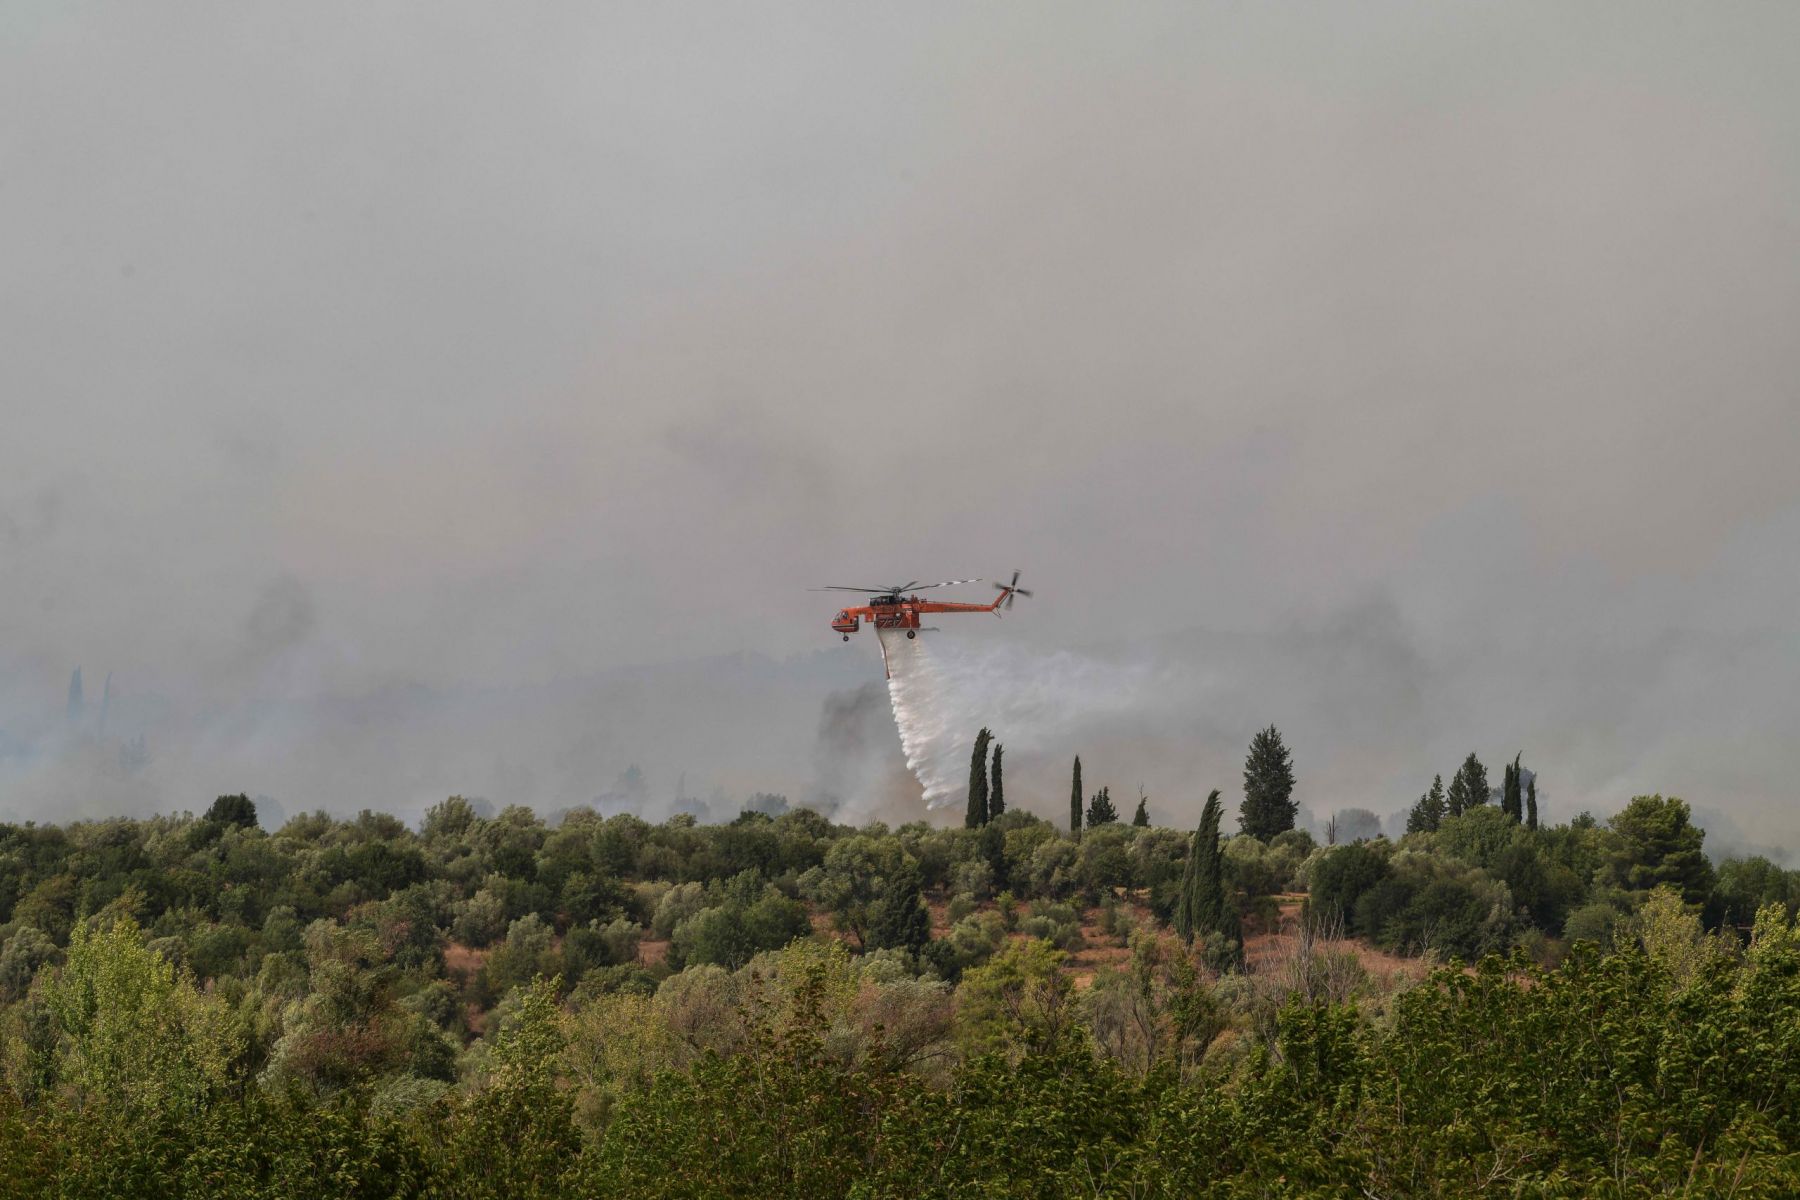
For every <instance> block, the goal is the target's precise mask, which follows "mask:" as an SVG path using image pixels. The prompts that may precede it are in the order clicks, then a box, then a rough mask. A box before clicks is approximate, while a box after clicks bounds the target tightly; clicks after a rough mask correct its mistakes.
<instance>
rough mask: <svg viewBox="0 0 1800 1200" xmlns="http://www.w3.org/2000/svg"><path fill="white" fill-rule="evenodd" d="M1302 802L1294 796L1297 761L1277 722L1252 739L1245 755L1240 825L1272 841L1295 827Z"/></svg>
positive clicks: (1249, 831) (1239, 810) (1248, 832)
mask: <svg viewBox="0 0 1800 1200" xmlns="http://www.w3.org/2000/svg"><path fill="white" fill-rule="evenodd" d="M1299 810H1300V805H1299V804H1298V803H1297V802H1296V801H1295V800H1294V764H1293V760H1292V759H1291V758H1290V757H1289V755H1288V749H1287V747H1286V746H1285V745H1283V744H1282V741H1281V731H1280V730H1278V729H1276V728H1275V727H1274V726H1273V725H1271V726H1269V727H1268V728H1267V729H1265V730H1263V731H1262V732H1261V733H1258V734H1257V735H1256V736H1255V737H1254V738H1252V739H1251V741H1250V753H1249V755H1248V756H1247V757H1246V758H1245V759H1244V802H1243V804H1242V805H1241V806H1240V807H1239V808H1238V829H1239V831H1240V832H1242V833H1247V834H1249V835H1250V836H1251V837H1253V838H1260V839H1261V840H1262V841H1265V842H1266V841H1268V840H1269V839H1270V838H1272V837H1274V836H1275V835H1276V834H1278V833H1283V832H1285V831H1287V830H1289V829H1292V828H1293V827H1294V814H1295V813H1297V812H1299Z"/></svg>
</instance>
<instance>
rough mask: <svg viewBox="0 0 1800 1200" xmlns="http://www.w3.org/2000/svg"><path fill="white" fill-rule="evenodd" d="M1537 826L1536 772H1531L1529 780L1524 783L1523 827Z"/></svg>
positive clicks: (1534, 827) (1531, 827) (1532, 827)
mask: <svg viewBox="0 0 1800 1200" xmlns="http://www.w3.org/2000/svg"><path fill="white" fill-rule="evenodd" d="M1537 827H1538V814H1537V772H1535V771H1533V772H1532V774H1531V782H1530V783H1528V784H1526V785H1525V828H1527V829H1536V828H1537Z"/></svg>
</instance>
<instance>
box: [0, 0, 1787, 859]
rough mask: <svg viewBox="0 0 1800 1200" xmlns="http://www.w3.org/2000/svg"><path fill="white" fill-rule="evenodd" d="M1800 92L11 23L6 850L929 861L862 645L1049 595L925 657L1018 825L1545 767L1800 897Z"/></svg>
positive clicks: (859, 36)
mask: <svg viewBox="0 0 1800 1200" xmlns="http://www.w3.org/2000/svg"><path fill="white" fill-rule="evenodd" d="M325 14H329V19H327V16H326V15H325ZM1797 40H1800V12H1796V11H1795V10H1793V9H1791V8H1786V7H1773V6H1745V7H1743V8H1731V9H1712V10H1708V11H1706V12H1705V13H1704V20H1702V14H1700V13H1699V12H1698V11H1685V10H1680V9H1670V10H1665V11H1660V12H1658V11H1652V10H1651V9H1649V8H1646V7H1644V6H1640V5H1635V4H1633V5H1627V4H1595V5H1588V6H1583V7H1581V8H1579V9H1570V8H1567V7H1563V6H1553V5H1508V6H1505V7H1503V8H1501V7H1495V8H1491V9H1480V10H1476V9H1446V8H1442V7H1438V6H1430V5H1417V4H1385V5H1362V6H1357V7H1356V10H1355V11H1354V13H1352V12H1350V11H1349V10H1347V9H1343V8H1339V7H1333V6H1310V7H1284V8H1279V9H1273V8H1268V9H1225V10H1221V9H1218V8H1215V7H1210V6H1206V7H1202V6H1192V5H1172V4H1171V5H1159V4H1152V5H1143V6H1133V7H1132V8H1131V9H1129V10H1124V11H1108V12H1106V13H1105V14H1104V19H1101V14H1100V13H1099V10H1095V9H1092V8H1090V7H1086V6H1075V5H1062V6H1055V5H1052V6H1046V5H1030V6H1025V5H1018V6H1011V7H1002V6H991V7H982V8H979V9H977V8H972V7H966V6H949V5H943V6H928V7H923V8H920V7H915V6H909V7H908V8H907V9H905V10H904V11H901V10H897V9H896V10H885V11H884V10H879V9H871V10H856V11H854V12H853V11H851V10H849V9H830V8H822V9H815V10H791V11H789V10H775V11H770V10H766V9H763V8H759V7H739V8H725V9H720V10H717V11H715V12H713V13H711V14H710V15H709V16H708V18H707V19H706V20H704V21H701V20H697V19H696V18H695V17H694V16H693V15H692V14H691V13H684V12H682V11H678V10H676V9H673V8H668V7H665V6H647V7H632V6H620V7H610V6H595V5H583V4H546V5H540V6H534V7H532V8H531V9H530V10H529V12H520V13H518V14H515V20H514V23H513V24H511V25H508V26H505V27H499V26H497V24H496V23H495V22H494V21H493V20H492V19H491V18H490V17H489V16H488V15H487V14H486V12H485V10H482V9H480V8H478V7H477V6H467V5H460V4H433V5H429V6H425V5H405V4H402V5H390V6H384V7H382V8H380V9H368V8H365V7H362V6H354V5H334V6H318V5H311V6H305V8H304V10H303V9H301V8H298V7H288V8H275V7H272V8H267V9H260V8H258V9H252V8H235V7H234V8H229V9H220V8H217V7H216V6H200V5H180V4H176V5H159V6H155V7H154V8H149V7H144V8H131V7H118V6H110V7H109V6H70V5H63V4H48V3H29V4H15V5H11V6H9V7H8V9H7V12H6V13H5V15H3V16H0V111H4V112H6V113H8V114H11V115H12V119H9V120H6V121H3V122H0V214H3V215H4V217H5V220H4V221H0V262H4V263H5V264H6V278H7V286H6V287H5V288H4V289H0V329H4V330H5V334H4V337H5V353H4V354H3V355H0V394H3V395H4V396H5V402H4V403H5V409H4V413H5V418H6V419H5V432H4V436H3V437H0V819H17V818H26V817H29V818H34V819H39V820H50V821H59V822H60V821H67V820H71V819H74V818H77V817H91V816H102V815H108V814H112V813H133V814H139V813H145V812H151V811H168V810H171V809H182V808H188V809H196V810H198V809H201V808H203V807H204V806H205V805H206V804H207V802H208V801H210V800H211V799H212V797H214V796H215V795H218V794H220V793H223V792H236V791H247V792H249V793H250V794H252V795H257V794H261V795H265V796H268V797H271V798H273V800H274V801H275V802H276V803H277V804H279V805H280V806H281V807H282V808H284V809H285V810H286V811H287V812H288V813H290V814H291V813H294V812H297V811H300V810H305V809H312V808H315V807H322V808H326V809H328V810H332V811H335V812H346V811H354V810H356V809H359V808H364V807H370V808H376V809H381V810H386V811H392V812H396V813H400V814H403V815H408V816H412V815H416V814H418V813H419V812H421V811H422V810H423V809H424V808H425V807H426V806H427V805H429V804H431V803H434V802H436V801H438V800H441V799H443V798H444V797H445V796H446V795H449V794H451V793H462V794H466V795H471V796H480V797H484V798H486V799H487V800H488V801H489V802H491V803H492V804H494V805H495V806H496V807H498V806H500V805H503V804H507V803H527V804H531V805H534V806H536V807H537V808H539V810H540V811H543V812H550V811H553V810H555V809H558V808H563V807H568V806H571V805H578V804H592V803H596V802H597V801H599V802H600V803H601V804H602V807H606V806H608V805H610V806H611V807H612V809H613V810H614V811H616V810H617V809H618V808H620V807H632V806H634V807H637V808H640V809H641V810H642V811H645V812H647V813H648V814H650V815H652V816H660V815H664V814H666V813H667V812H669V811H672V810H673V809H674V808H676V807H677V806H678V805H679V804H680V803H682V802H683V801H684V800H685V801H690V802H691V803H692V804H694V805H696V806H699V807H704V808H708V809H709V810H710V811H713V812H714V813H715V815H729V814H730V813H731V812H734V811H735V810H736V808H737V806H738V805H740V804H741V803H742V802H743V801H744V800H746V799H747V798H748V797H749V796H750V795H751V794H752V793H754V792H779V793H783V794H785V795H787V796H788V797H789V798H790V800H792V801H793V802H795V803H800V802H815V803H819V804H821V805H822V806H824V807H830V806H831V805H833V804H835V803H839V802H842V803H844V804H846V805H850V804H851V803H852V802H854V803H855V805H856V806H857V807H856V809H855V811H858V812H861V813H864V814H867V815H881V816H884V817H887V818H888V819H894V818H901V819H905V818H908V817H912V816H917V815H921V814H922V813H923V812H924V807H923V803H922V801H920V799H919V792H918V786H917V784H916V782H914V781H913V780H911V779H910V777H908V776H907V774H906V771H905V764H904V761H903V760H902V759H901V757H900V746H899V740H898V737H897V735H896V733H895V729H894V724H893V720H892V717H891V715H890V714H889V713H888V711H887V708H886V701H887V696H886V693H885V691H883V690H882V688H881V674H880V672H881V667H880V660H879V657H878V655H877V654H876V652H875V648H874V646H873V644H872V639H870V638H868V637H864V638H862V639H860V640H859V641H856V642H853V643H852V644H851V645H849V646H845V645H842V644H841V643H839V642H838V641H837V639H836V637H835V636H834V635H832V634H831V633H830V631H829V630H828V629H827V627H826V622H827V620H828V618H829V617H830V614H831V611H832V609H833V608H834V607H835V605H836V603H837V602H836V601H834V600H833V599H831V598H830V597H829V596H821V595H814V594H809V593H808V592H807V591H806V590H805V589H806V588H807V587H810V586H814V585H820V584H837V583H851V584H861V583H864V582H879V581H881V580H885V579H890V578H906V577H925V578H946V577H950V576H954V575H961V574H965V573H968V574H985V575H987V576H988V577H990V578H992V577H995V576H1000V577H1002V578H1004V576H1005V575H1006V574H1007V573H1010V571H1011V570H1012V569H1013V568H1014V567H1023V568H1024V569H1025V582H1026V583H1027V585H1028V586H1031V587H1032V588H1033V589H1034V590H1035V591H1036V592H1037V595H1036V597H1035V598H1034V599H1033V600H1031V601H1029V602H1022V603H1021V605H1020V607H1019V608H1018V610H1017V611H1016V612H1015V613H1013V614H1012V615H1010V616H1009V617H1008V619H1007V620H1006V621H1004V622H995V621H992V620H991V619H988V618H966V619H964V620H963V621H962V622H961V623H959V624H954V625H952V622H950V621H948V620H947V621H945V622H944V625H945V630H944V632H943V633H942V634H938V635H926V636H927V637H933V638H935V639H936V640H935V641H934V642H933V644H932V645H933V652H934V653H935V654H938V655H940V656H942V657H943V658H945V659H946V660H951V661H961V662H962V663H964V664H975V665H977V666H978V667H980V668H981V669H979V670H970V669H968V668H967V667H966V666H965V668H964V670H963V672H962V675H961V677H959V679H958V680H957V681H956V683H955V687H956V689H957V690H956V692H955V695H956V697H957V701H956V702H957V703H958V704H959V705H966V706H967V708H968V710H969V712H970V713H971V715H972V716H974V719H975V723H980V722H985V723H987V724H990V725H993V726H994V727H995V729H996V732H997V734H998V735H999V736H1000V738H1001V740H1003V741H1005V742H1006V743H1007V744H1008V747H1009V749H1008V759H1007V765H1008V768H1009V770H1010V771H1011V772H1012V774H1011V775H1010V776H1009V779H1011V780H1012V781H1013V788H1014V792H1013V794H1014V796H1015V799H1014V804H1015V805H1023V806H1024V807H1029V808H1033V809H1037V810H1040V811H1042V812H1044V813H1045V814H1055V813H1056V812H1057V811H1058V810H1059V809H1060V808H1061V807H1062V805H1063V803H1064V797H1065V796H1066V788H1067V784H1066V771H1067V765H1068V758H1069V756H1070V755H1072V754H1074V753H1077V752H1078V753H1080V754H1081V755H1082V756H1083V759H1084V761H1085V762H1086V763H1088V764H1089V771H1090V774H1089V779H1090V781H1091V782H1093V783H1094V784H1096V785H1099V784H1101V783H1108V782H1110V784H1111V786H1112V787H1113V788H1115V789H1116V791H1117V793H1118V794H1119V795H1121V796H1132V795H1133V788H1134V785H1137V784H1139V783H1142V784H1143V785H1144V786H1145V787H1146V789H1147V790H1148V791H1149V793H1150V795H1151V796H1152V798H1153V799H1152V804H1153V806H1154V807H1155V808H1156V810H1157V816H1158V820H1159V822H1167V823H1169V824H1174V825H1184V826H1185V825H1191V824H1192V823H1193V821H1194V819H1195V818H1196V817H1197V816H1198V814H1199V810H1200V804H1201V800H1202V799H1203V798H1204V796H1205V795H1206V792H1207V791H1208V790H1209V789H1210V788H1212V787H1221V788H1224V789H1226V791H1227V795H1228V796H1232V797H1235V795H1236V791H1237V786H1238V781H1239V778H1240V773H1241V770H1242V762H1243V753H1244V747H1245V745H1246V743H1247V742H1248V740H1249V737H1250V735H1251V734H1252V732H1254V731H1255V730H1257V729H1259V728H1261V727H1263V726H1265V725H1268V724H1270V723H1271V722H1274V723H1278V724H1279V725H1280V727H1281V729H1282V731H1283V732H1284V734H1285V735H1286V737H1287V739H1288V743H1289V744H1290V745H1291V746H1292V747H1293V748H1294V753H1295V758H1296V768H1297V771H1298V774H1299V779H1300V784H1299V788H1298V791H1297V792H1296V797H1297V798H1298V799H1299V800H1301V801H1302V802H1303V803H1304V804H1305V805H1306V806H1307V807H1308V808H1309V809H1311V810H1312V812H1314V813H1315V814H1318V815H1321V816H1322V815H1323V814H1324V813H1326V812H1328V811H1330V810H1332V809H1335V808H1338V807H1342V806H1346V805H1357V806H1361V807H1366V808H1369V809H1371V810H1373V811H1375V812H1377V813H1379V814H1383V815H1386V814H1391V813H1395V812H1399V811H1402V810H1404V809H1405V808H1406V807H1407V806H1408V805H1410V804H1411V803H1412V801H1413V800H1414V799H1415V798H1416V797H1417V796H1418V794H1419V792H1420V791H1422V790H1423V789H1424V787H1425V786H1426V785H1427V784H1428V783H1429V782H1430V777H1431V775H1432V774H1433V773H1434V772H1443V773H1445V774H1448V773H1449V772H1450V771H1451V770H1453V769H1454V767H1455V766H1456V764H1457V763H1458V762H1459V761H1461V759H1462V757H1463V755H1464V754H1465V753H1467V752H1468V751H1470V750H1475V751H1477V752H1479V753H1480V754H1481V755H1482V757H1483V758H1484V759H1486V760H1487V761H1489V762H1493V763H1498V762H1500V761H1502V760H1510V758H1511V756H1512V755H1513V753H1515V752H1518V751H1523V752H1524V755H1525V758H1526V760H1527V762H1529V763H1531V764H1533V765H1534V766H1535V767H1536V769H1537V770H1538V772H1539V777H1540V779H1541V781H1542V782H1541V784H1540V786H1541V788H1542V793H1543V798H1544V802H1545V806H1546V812H1547V819H1554V820H1562V819H1566V818H1567V817H1568V816H1569V815H1570V814H1572V813H1573V812H1575V811H1577V810H1579V809H1582V808H1591V809H1593V810H1594V811H1595V812H1597V813H1607V812H1611V811H1613V810H1615V809H1617V808H1619V807H1620V806H1621V805H1623V804H1624V803H1625V802H1626V800H1628V799H1629V798H1630V797H1631V796H1633V795H1635V794H1639V793H1646V792H1662V793H1665V794H1676V795H1681V796H1684V797H1686V798H1687V799H1688V800H1689V801H1690V802H1691V803H1692V804H1693V805H1694V807H1695V811H1696V815H1697V817H1698V818H1699V819H1700V821H1701V823H1702V824H1705V825H1707V826H1708V828H1709V838H1708V842H1707V845H1708V849H1709V850H1718V849H1724V848H1730V847H1732V846H1733V845H1740V846H1741V845H1745V844H1750V845H1756V846H1765V847H1776V848H1779V849H1782V850H1791V849H1792V848H1794V847H1796V846H1800V817H1797V816H1796V815H1795V807H1794V804H1793V800H1794V792H1793V782H1792V781H1793V780H1794V779H1795V778H1797V777H1800V743H1797V742H1796V740H1795V739H1794V738H1793V737H1792V725H1793V714H1794V713H1795V712H1796V711H1800V670H1797V669H1796V668H1800V556H1797V555H1796V553H1795V550H1794V547H1795V546H1797V545H1800V471H1796V470H1795V469H1794V463H1795V461H1796V457H1797V455H1800V396H1797V395H1796V384H1795V380H1796V379H1797V378H1800V342H1797V341H1796V339H1795V337H1794V335H1793V331H1794V330H1795V329H1796V328H1800V272H1796V271H1795V270H1794V264H1795V262H1796V261H1800V207H1797V206H1796V204H1795V196H1796V194H1800V193H1797V190H1796V186H1797V184H1800V179H1797V178H1796V176H1797V175H1800V78H1797V77H1796V74H1795V72H1794V71H1793V70H1792V62H1791V60H1792V52H1791V47H1792V46H1793V45H1795V44H1796V41H1797ZM752 45H753V46H754V49H753V50H752V49H750V48H749V47H751V46H752ZM968 594H969V598H982V599H985V598H986V595H987V594H984V593H982V590H981V589H980V588H979V587H972V588H970V589H968ZM77 666H80V667H81V668H82V671H83V697H82V703H81V706H80V713H79V715H78V717H75V718H72V716H71V708H72V706H71V704H70V703H69V697H68V689H69V681H70V672H71V670H72V669H74V668H75V667H77ZM109 672H110V673H111V674H112V687H111V697H110V701H109V702H108V703H107V705H106V716H105V721H106V728H105V731H104V732H105V736H104V738H102V737H101V736H100V735H101V731H100V728H99V722H100V708H101V697H102V694H103V687H104V683H103V681H104V680H105V678H106V676H107V674H108V673H109ZM1027 684H1029V685H1030V686H1032V687H1033V688H1035V689H1036V691H1034V692H1033V693H1032V694H1031V695H1030V696H1028V697H1023V698H1021V693H1020V691H1019V689H1020V688H1021V687H1023V686H1025V685H1027ZM1007 697H1012V700H1011V701H1008V700H1007V699H1006V698H1007ZM1007 703H1013V704H1015V707H1014V708H1012V709H1010V710H1008V709H1005V708H1004V707H1003V706H1004V705H1005V704H1007ZM990 710H997V711H1002V712H1012V713H1016V714H1017V717H1016V720H1017V722H1018V723H1021V724H1023V723H1026V722H1030V723H1031V726H1030V728H1018V729H1008V728H1006V727H1004V725H1003V723H1002V722H1001V721H1000V719H999V718H996V717H992V716H987V715H985V714H986V713H987V712H988V711H990ZM1051 730H1053V731H1054V736H1052V735H1051V734H1050V733H1048V732H1046V731H1051ZM973 732H974V730H973V728H970V729H968V730H966V731H964V735H965V738H966V736H968V735H972V734H973ZM140 736H141V737H142V738H143V742H142V743H141V752H138V753H137V754H136V756H135V757H134V756H133V754H132V753H131V752H130V751H131V744H132V743H133V741H134V739H137V738H139V737H140ZM633 766H636V767H638V768H640V769H641V778H642V781H643V782H642V784H641V785H640V784H639V783H638V782H637V781H638V779H639V776H636V775H632V774H630V772H629V769H630V768H632V767H633ZM1228 807H1231V808H1235V803H1233V804H1231V805H1229V806H1228ZM846 811H850V810H849V809H847V810H846Z"/></svg>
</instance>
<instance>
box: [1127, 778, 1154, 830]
mask: <svg viewBox="0 0 1800 1200" xmlns="http://www.w3.org/2000/svg"><path fill="white" fill-rule="evenodd" d="M1149 804H1150V797H1149V796H1146V795H1145V794H1144V789H1143V787H1142V785H1139V787H1138V806H1137V811H1136V812H1134V813H1132V814H1131V823H1132V824H1133V825H1135V826H1136V827H1137V828H1139V829H1146V828H1148V827H1149V825H1150V808H1149Z"/></svg>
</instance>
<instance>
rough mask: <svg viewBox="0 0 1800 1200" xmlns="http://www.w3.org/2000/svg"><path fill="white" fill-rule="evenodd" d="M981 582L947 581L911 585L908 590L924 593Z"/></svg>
mask: <svg viewBox="0 0 1800 1200" xmlns="http://www.w3.org/2000/svg"><path fill="white" fill-rule="evenodd" d="M980 582H981V580H980V579H946V580H944V582H942V583H909V584H907V585H906V590H907V591H909V592H910V591H914V590H919V591H923V590H924V589H925V588H940V587H955V586H956V585H957V584H959V583H980Z"/></svg>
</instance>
